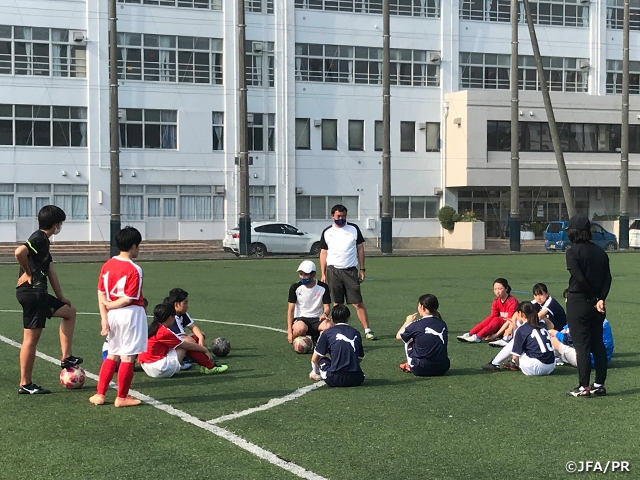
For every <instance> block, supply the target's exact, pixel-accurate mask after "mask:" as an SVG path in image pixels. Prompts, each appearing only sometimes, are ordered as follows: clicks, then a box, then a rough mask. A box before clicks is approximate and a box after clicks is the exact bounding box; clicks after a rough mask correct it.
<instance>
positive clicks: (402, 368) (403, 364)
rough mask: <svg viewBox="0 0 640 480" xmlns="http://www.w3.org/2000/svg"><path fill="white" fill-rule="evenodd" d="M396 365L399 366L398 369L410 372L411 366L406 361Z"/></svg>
mask: <svg viewBox="0 0 640 480" xmlns="http://www.w3.org/2000/svg"><path fill="white" fill-rule="evenodd" d="M398 366H399V367H400V370H402V371H403V372H407V373H411V367H410V366H409V364H408V363H407V362H405V363H401V364H400V365H398Z"/></svg>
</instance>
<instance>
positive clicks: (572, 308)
mask: <svg viewBox="0 0 640 480" xmlns="http://www.w3.org/2000/svg"><path fill="white" fill-rule="evenodd" d="M567 236H568V237H569V241H570V242H571V248H570V249H568V250H567V252H566V260H567V270H569V273H570V274H571V277H570V278H569V288H568V289H567V324H568V325H569V329H570V330H571V336H572V339H573V346H574V348H575V350H576V357H577V363H578V377H579V385H578V386H577V387H576V388H575V389H574V390H572V391H570V392H567V395H572V396H574V397H590V396H603V395H606V394H607V391H606V389H605V387H604V382H605V380H606V378H607V351H606V348H605V345H604V342H603V340H602V328H603V326H602V324H603V321H604V318H605V300H606V298H607V295H608V294H609V289H610V288H611V271H610V269H609V257H608V256H607V254H606V253H605V251H604V250H603V249H602V248H600V247H598V246H597V245H596V244H594V243H593V242H591V241H590V240H591V238H592V237H591V222H589V219H588V218H587V217H586V216H585V215H582V214H578V215H574V216H573V217H571V219H570V220H569V223H568V224H567ZM590 353H591V354H593V359H594V365H595V370H596V376H595V380H594V383H593V384H591V385H589V381H590V378H591V359H590Z"/></svg>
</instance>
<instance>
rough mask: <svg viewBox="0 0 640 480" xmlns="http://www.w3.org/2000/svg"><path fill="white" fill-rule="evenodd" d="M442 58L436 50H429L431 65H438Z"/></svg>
mask: <svg viewBox="0 0 640 480" xmlns="http://www.w3.org/2000/svg"><path fill="white" fill-rule="evenodd" d="M441 61H442V58H441V57H440V54H439V53H438V52H429V63H431V64H433V65H440V62H441Z"/></svg>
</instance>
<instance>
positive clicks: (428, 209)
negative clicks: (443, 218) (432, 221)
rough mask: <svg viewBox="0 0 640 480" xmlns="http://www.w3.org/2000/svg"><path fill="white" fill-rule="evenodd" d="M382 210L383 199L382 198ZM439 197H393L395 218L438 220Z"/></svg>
mask: <svg viewBox="0 0 640 480" xmlns="http://www.w3.org/2000/svg"><path fill="white" fill-rule="evenodd" d="M380 205H381V207H380V208H382V197H380ZM439 206H440V200H439V199H438V197H413V196H412V197H409V196H398V197H391V214H392V216H393V218H438V208H439Z"/></svg>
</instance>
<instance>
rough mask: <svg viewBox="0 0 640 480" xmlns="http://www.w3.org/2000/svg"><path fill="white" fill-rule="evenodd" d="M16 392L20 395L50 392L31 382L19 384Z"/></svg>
mask: <svg viewBox="0 0 640 480" xmlns="http://www.w3.org/2000/svg"><path fill="white" fill-rule="evenodd" d="M18 393H19V394H20V395H46V394H47V393H51V390H47V389H46V388H42V387H39V386H38V385H36V384H35V383H33V382H31V383H28V384H27V385H20V388H18Z"/></svg>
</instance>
